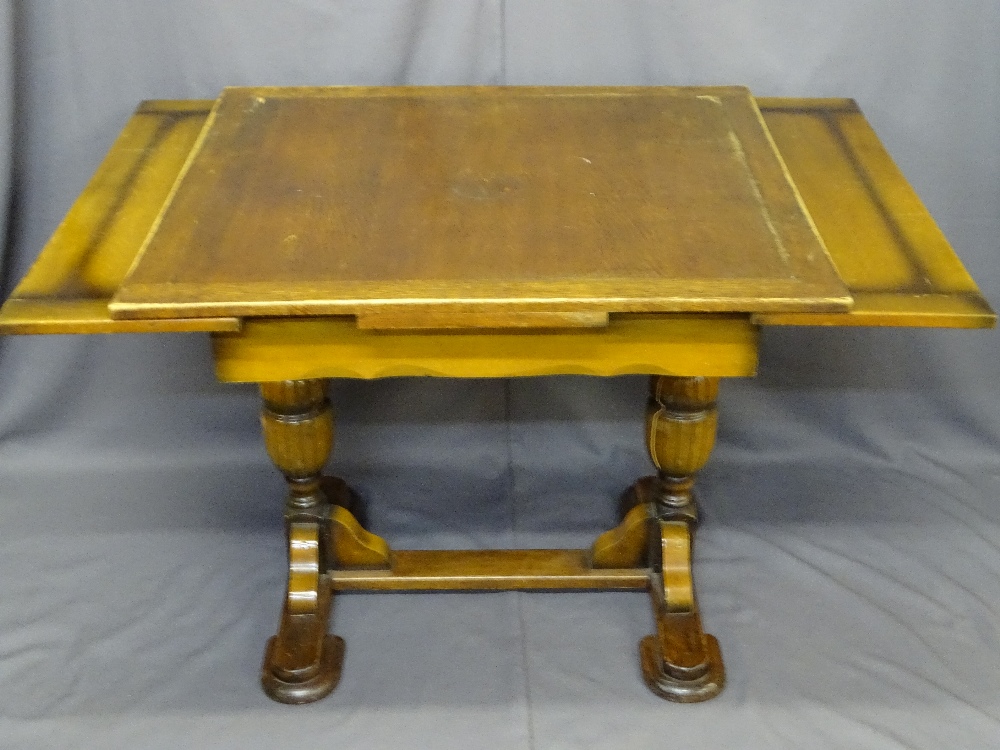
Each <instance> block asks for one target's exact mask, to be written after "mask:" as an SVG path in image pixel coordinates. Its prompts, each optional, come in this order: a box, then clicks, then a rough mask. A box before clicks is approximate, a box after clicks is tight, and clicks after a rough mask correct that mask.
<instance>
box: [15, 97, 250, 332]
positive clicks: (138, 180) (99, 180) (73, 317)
mask: <svg viewBox="0 0 1000 750" xmlns="http://www.w3.org/2000/svg"><path fill="white" fill-rule="evenodd" d="M211 106H212V102H211V101H200V100H195V101H155V102H143V103H142V104H141V105H140V106H139V108H138V109H137V110H136V112H135V114H134V115H133V116H132V117H131V118H130V119H129V121H128V122H127V123H126V125H125V127H124V129H123V130H122V132H121V134H120V135H119V136H118V139H117V140H116V141H115V143H114V145H113V146H112V147H111V149H110V151H109V152H108V154H107V156H106V157H105V158H104V160H103V161H102V162H101V165H100V166H99V167H98V169H97V171H96V172H95V174H94V176H93V177H92V178H91V179H90V181H89V182H88V184H87V186H86V188H84V190H83V192H82V193H81V194H80V196H79V197H78V198H77V200H76V201H75V202H74V203H73V206H72V207H71V208H70V210H69V212H68V213H67V214H66V217H65V218H64V219H63V221H62V222H61V223H60V225H59V227H58V228H57V229H56V231H55V233H54V234H53V235H52V238H51V239H50V240H49V241H48V242H47V243H46V245H45V247H44V248H43V249H42V252H41V254H40V255H39V256H38V258H37V259H36V261H35V263H34V264H33V265H32V267H31V269H30V270H29V272H28V274H27V275H26V276H25V278H24V279H23V280H22V281H21V283H20V284H18V286H17V288H16V289H15V290H14V292H13V293H12V294H11V297H10V299H9V300H8V301H7V303H6V304H5V305H4V306H3V309H2V310H0V333H15V334H26V333H146V332H156V331H235V330H239V321H238V320H237V319H235V318H218V317H211V318H202V319H194V320H191V319H183V318H182V319H177V320H151V321H118V320H113V319H112V318H111V316H110V315H109V313H108V302H109V301H110V299H111V296H112V295H113V294H114V292H115V291H116V290H117V289H118V285H119V284H120V283H121V281H122V279H123V278H124V277H125V274H126V272H127V271H128V269H129V267H130V266H131V265H132V262H133V261H134V260H135V257H136V255H137V254H138V252H139V248H140V247H141V246H142V243H143V241H144V240H145V239H146V235H147V234H148V233H149V229H150V227H151V226H152V224H153V221H154V219H155V218H156V216H157V214H159V212H160V209H161V207H162V206H163V204H164V202H165V201H166V199H167V195H168V194H169V193H170V190H171V188H172V187H173V185H174V182H175V181H176V179H177V175H178V174H179V173H180V170H181V167H182V166H183V165H184V163H185V161H186V160H187V157H188V155H189V154H190V151H191V147H192V146H193V144H194V142H195V140H196V139H197V137H198V134H199V133H200V132H201V129H202V126H203V125H204V123H205V120H206V118H207V117H208V113H209V110H210V109H211Z"/></svg>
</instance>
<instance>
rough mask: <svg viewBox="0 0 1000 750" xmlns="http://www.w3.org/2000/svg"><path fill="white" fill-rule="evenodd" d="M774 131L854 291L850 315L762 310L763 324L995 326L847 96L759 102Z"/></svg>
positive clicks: (758, 317) (975, 289)
mask: <svg viewBox="0 0 1000 750" xmlns="http://www.w3.org/2000/svg"><path fill="white" fill-rule="evenodd" d="M758 103H759V104H760V107H761V111H762V113H763V116H764V120H765V122H766V123H767V127H768V130H769V131H770V132H771V135H772V136H773V137H774V140H775V143H776V144H777V146H778V149H779V151H780V152H781V156H782V158H783V159H784V161H785V164H786V165H787V167H788V170H789V173H790V174H791V175H792V178H793V179H794V181H795V185H796V187H797V188H798V189H799V192H800V193H801V194H802V198H803V200H804V201H805V204H806V206H807V207H808V209H809V212H810V214H811V216H812V218H813V220H814V221H815V222H816V227H817V228H818V229H819V232H820V234H821V235H822V237H823V241H824V242H825V243H826V247H827V250H828V251H829V253H830V256H831V257H832V258H833V262H834V264H835V265H836V267H837V271H838V273H839V274H840V276H841V278H843V279H844V282H845V283H846V284H847V287H848V288H849V289H850V291H851V294H852V296H853V297H854V306H853V307H852V308H851V310H850V311H849V312H840V313H829V312H827V313H809V314H801V313H761V314H758V315H755V316H754V321H755V322H756V323H759V324H761V325H829V326H920V327H931V326H933V327H951V328H989V327H992V326H994V325H995V324H996V315H995V313H994V312H993V310H992V309H991V308H990V306H989V304H988V303H987V302H986V300H985V299H983V297H982V295H981V293H980V291H979V289H978V287H977V286H976V284H975V282H974V281H973V280H972V278H971V277H970V276H969V274H968V272H967V271H966V270H965V268H964V267H963V265H962V262H961V261H960V260H959V258H958V256H957V255H956V254H955V252H954V250H953V249H952V248H951V246H950V245H949V244H948V241H947V239H946V238H945V236H944V234H943V233H942V232H941V230H940V229H939V228H938V226H937V224H936V223H935V222H934V219H933V218H932V217H931V215H930V213H929V212H928V210H927V208H926V207H925V206H924V205H923V203H922V202H921V201H920V199H919V197H918V196H917V194H916V192H915V191H914V190H913V188H912V187H911V186H910V184H909V183H908V182H907V181H906V178H905V177H904V176H903V174H902V172H900V170H899V168H898V167H897V166H896V164H895V163H894V162H893V160H892V158H891V157H890V156H889V154H888V153H887V152H886V150H885V147H884V146H883V145H882V144H881V142H880V141H879V140H878V137H877V136H876V135H875V132H874V131H873V130H872V128H871V126H870V125H869V124H868V122H867V121H866V120H865V118H864V115H862V114H861V112H860V110H859V109H858V107H857V105H856V104H855V103H854V102H853V101H851V100H849V99H847V100H845V99H836V100H824V99H758Z"/></svg>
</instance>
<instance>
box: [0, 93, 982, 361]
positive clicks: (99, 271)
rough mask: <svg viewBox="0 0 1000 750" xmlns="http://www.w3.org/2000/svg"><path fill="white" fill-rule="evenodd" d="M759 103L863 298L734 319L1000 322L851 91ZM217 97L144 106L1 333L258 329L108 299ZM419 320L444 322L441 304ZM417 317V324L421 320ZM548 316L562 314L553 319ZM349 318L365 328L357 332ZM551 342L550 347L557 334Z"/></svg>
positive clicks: (616, 322) (7, 312)
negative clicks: (144, 311) (146, 312)
mask: <svg viewBox="0 0 1000 750" xmlns="http://www.w3.org/2000/svg"><path fill="white" fill-rule="evenodd" d="M755 101H756V103H757V105H758V107H759V109H760V112H761V114H762V115H763V117H764V122H765V124H766V126H767V130H768V132H769V134H770V136H771V137H772V138H773V139H774V142H775V143H776V144H777V148H778V151H779V153H780V155H781V158H782V161H783V162H784V164H785V166H786V167H787V169H788V172H789V173H790V175H791V177H792V180H793V181H794V183H795V186H796V188H797V189H798V191H799V192H800V194H801V196H802V199H803V201H804V202H805V205H806V207H807V209H808V211H809V214H810V215H811V217H812V219H813V221H814V222H815V224H816V227H817V228H818V230H819V233H820V236H821V237H822V238H823V242H824V244H825V246H826V249H827V251H828V252H829V254H830V257H831V258H832V259H833V262H834V265H835V266H836V269H837V273H838V275H839V276H840V278H841V279H842V280H843V281H844V283H845V284H846V285H847V288H848V290H849V291H850V294H851V296H852V298H853V300H854V303H853V306H852V307H851V308H850V310H846V311H844V310H840V311H809V312H788V311H784V312H780V311H779V312H757V313H750V314H741V313H737V314H735V315H736V317H740V316H742V318H743V320H745V321H748V322H750V323H752V324H754V325H764V326H773V325H780V326H785V325H810V326H816V325H830V326H919V327H954V328H982V327H991V326H993V325H994V324H995V322H996V315H995V314H994V313H993V311H992V309H990V306H989V304H988V302H987V301H986V300H985V299H984V298H983V296H982V294H981V293H980V291H979V289H978V288H977V286H976V283H975V281H974V280H973V279H972V277H971V276H970V275H969V274H968V272H967V271H966V270H965V268H964V267H963V265H962V262H961V260H960V259H959V258H958V256H957V255H956V253H955V251H954V250H953V249H952V248H951V246H950V245H949V243H948V240H947V238H946V237H945V236H944V234H943V233H942V232H941V230H940V229H939V228H938V226H937V224H936V223H935V221H934V219H933V217H932V216H931V215H930V213H929V212H928V211H927V209H926V208H925V207H924V206H923V204H922V203H921V201H920V198H919V197H918V196H917V194H916V192H915V191H914V189H913V187H912V186H911V185H910V184H909V183H908V182H907V180H906V178H905V176H904V175H903V174H902V172H900V170H899V168H898V167H897V166H896V165H895V164H894V163H893V160H892V158H891V156H890V155H889V154H888V153H887V151H886V149H885V147H884V146H883V145H882V144H881V143H880V141H879V139H878V136H877V135H876V133H875V131H874V130H873V129H872V127H871V125H869V123H868V122H867V121H866V119H865V117H864V114H863V113H862V112H861V111H860V110H859V109H858V107H857V105H856V104H855V103H854V102H853V101H851V100H850V99H787V98H777V99H773V98H763V99H762V98H757V99H756V100H755ZM215 105H216V102H215V101H213V100H171V101H147V102H142V103H141V104H140V105H139V107H138V109H137V110H136V111H135V113H134V114H133V115H132V116H131V117H130V118H129V119H128V121H127V122H126V123H125V126H124V128H123V130H122V131H121V133H120V135H119V136H118V139H117V140H116V141H115V143H114V145H113V146H112V147H111V149H110V150H109V151H108V153H107V155H106V156H105V158H104V160H103V161H102V162H101V164H100V166H99V167H98V169H97V171H96V172H95V173H94V175H93V177H92V178H91V179H90V181H89V183H88V184H87V186H86V187H85V188H84V190H83V191H82V192H81V193H80V195H79V197H78V198H77V199H76V201H75V202H74V203H73V206H72V207H71V208H70V210H69V211H68V212H67V214H66V216H65V218H64V219H63V220H62V222H61V223H60V224H59V226H58V228H56V230H55V232H54V233H53V235H52V237H51V238H50V239H49V241H48V242H47V243H46V244H45V247H44V248H43V249H42V251H41V253H40V254H39V256H38V258H37V259H36V261H35V262H34V264H33V265H32V266H31V269H30V270H29V271H28V273H27V275H26V276H25V277H24V278H23V279H22V280H21V282H20V283H19V284H18V285H17V288H16V289H15V290H14V291H13V293H12V294H11V296H10V298H9V299H8V300H7V301H6V302H5V303H4V304H3V307H2V308H0V334H53V333H54V334H66V333H69V334H85V333H136V332H178V331H210V332H213V333H222V332H238V331H241V330H242V331H244V332H248V331H250V330H251V328H252V327H253V326H254V325H255V323H254V322H253V319H252V318H244V317H233V316H221V317H198V318H192V317H160V318H142V319H139V318H136V319H123V318H121V317H120V316H117V317H112V315H111V312H110V311H109V303H110V302H111V301H112V298H113V297H114V295H115V294H116V293H117V292H118V290H119V287H120V286H121V285H122V282H123V281H124V279H125V277H126V275H127V273H128V271H129V269H130V268H131V267H132V266H133V265H134V263H135V260H136V258H137V256H138V255H139V253H140V251H141V250H142V248H143V246H144V244H145V241H146V239H147V238H148V237H149V235H150V232H151V229H153V228H155V225H156V221H157V217H158V216H159V215H160V214H161V213H162V209H163V207H164V206H165V205H166V204H167V202H168V200H169V198H170V196H171V195H172V192H173V186H174V185H176V183H177V179H178V176H179V174H180V173H181V172H182V168H183V167H184V165H185V164H187V163H188V162H189V161H190V159H189V157H190V156H191V155H192V153H195V152H196V146H197V144H198V143H199V140H200V139H201V134H202V133H204V132H205V126H206V125H207V124H210V123H209V116H210V114H211V113H212V111H213V109H214V107H215ZM526 315H527V314H526V313H523V314H521V317H524V316H526ZM576 315H583V314H581V313H576ZM692 315H693V316H694V317H704V316H705V315H707V316H708V317H709V318H711V320H713V321H716V322H717V323H718V329H719V332H720V334H721V333H724V332H725V331H726V330H727V326H728V325H729V324H730V322H731V320H732V318H733V317H734V314H721V315H720V314H714V313H708V314H700V313H694V314H669V315H660V316H655V317H657V318H659V319H662V320H663V321H664V324H666V321H668V320H677V321H684V320H689V319H690V318H691V317H692ZM539 316H540V317H542V318H544V317H545V315H544V314H539ZM632 317H633V315H632V314H629V313H621V314H617V315H614V316H612V320H611V321H610V323H609V326H608V327H607V328H591V329H579V330H580V331H581V332H584V331H590V332H593V333H595V334H596V333H600V335H601V336H610V337H611V338H614V337H615V336H616V335H617V334H616V326H618V327H621V326H626V328H627V326H628V325H629V324H630V323H629V321H630V319H631V318H632ZM639 317H643V314H639ZM420 318H421V319H425V320H426V319H430V322H431V324H432V325H436V324H437V323H436V322H435V321H434V320H433V316H430V315H422V316H420ZM264 320H265V321H266V320H273V321H274V322H275V323H279V322H282V321H287V322H289V323H293V324H295V325H298V324H299V323H301V324H302V325H303V326H309V325H310V324H311V322H319V321H325V322H326V323H329V324H331V325H332V323H333V322H334V321H337V322H339V323H341V324H342V325H341V328H340V329H339V330H341V333H342V335H343V336H347V338H348V339H349V340H350V342H353V343H354V344H356V345H357V347H360V348H365V347H369V348H371V347H375V345H376V344H378V345H379V346H381V345H383V344H385V343H386V342H389V343H390V344H391V345H392V346H393V347H394V348H397V349H398V344H397V343H396V342H397V339H400V337H396V336H388V335H387V334H385V333H384V332H381V331H367V332H365V331H357V329H356V328H353V327H354V326H355V325H356V323H362V324H363V322H364V321H363V320H362V321H356V318H355V317H352V316H334V317H329V318H323V317H308V318H304V319H295V318H291V319H290V318H283V319H264ZM376 322H378V321H376ZM406 322H408V323H409V324H411V325H412V322H413V319H412V318H411V319H410V320H409V321H406ZM447 322H448V326H446V327H452V328H454V327H456V326H455V316H454V315H451V316H449V318H448V321H447ZM487 322H488V323H492V324H493V326H494V328H496V327H501V328H506V327H511V325H512V324H516V323H517V321H516V320H507V321H502V320H500V321H498V320H496V318H495V317H494V318H493V319H492V320H490V321H487ZM549 322H550V323H552V322H558V321H557V320H556V321H553V320H552V318H551V317H550V318H549ZM465 323H466V324H469V327H470V328H472V330H471V331H470V332H469V334H467V335H463V336H462V337H460V338H461V339H462V341H463V342H464V343H463V344H462V346H465V347H468V346H471V343H470V342H471V340H472V339H473V338H476V341H477V342H478V341H479V337H478V333H477V329H476V326H481V324H482V323H483V321H482V320H481V319H480V320H466V321H465ZM473 324H474V325H473ZM637 324H638V323H637ZM262 325H263V323H262ZM349 329H350V330H354V331H357V333H358V334H361V333H366V334H367V336H361V337H360V338H357V337H352V336H353V334H351V335H349V333H350V331H349ZM548 330H551V331H553V332H562V333H561V334H560V335H563V334H565V333H566V329H560V328H556V327H554V328H551V329H547V328H545V327H544V326H543V327H539V328H536V329H535V331H533V333H536V334H537V336H538V337H539V338H540V339H545V340H546V341H547V340H548V339H549V338H551V337H550V336H549V335H548V334H547V333H546V331H548ZM623 330H624V329H623ZM403 332H405V329H403ZM525 333H526V331H525ZM473 334H476V335H475V336H474V335H473ZM330 335H331V334H330V331H328V330H327V329H325V328H324V329H323V332H322V336H321V338H323V339H324V340H326V339H328V338H329V336H330ZM629 335H631V334H629ZM482 336H484V337H489V339H490V346H493V345H494V344H495V342H496V330H488V331H484V332H483V333H482ZM324 337H325V338H324ZM430 338H433V342H432V343H433V346H434V347H438V348H440V347H444V348H447V347H449V346H453V345H456V344H455V342H453V341H452V339H451V337H450V333H449V332H447V331H444V332H439V333H436V334H435V335H434V336H433V337H430V336H429V334H426V333H425V334H423V339H424V340H425V343H426V341H429V340H430ZM524 338H525V337H524V336H521V337H520V338H519V339H518V341H520V340H522V339H524ZM512 340H513V339H512ZM587 340H588V341H591V342H593V341H595V340H596V339H595V338H594V337H588V338H587ZM428 345H429V346H430V344H428ZM484 346H485V344H484ZM539 346H542V348H543V349H544V348H545V347H547V346H548V344H544V342H543V343H542V344H539ZM356 353H357V351H355V354H356ZM282 356H284V354H282Z"/></svg>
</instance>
